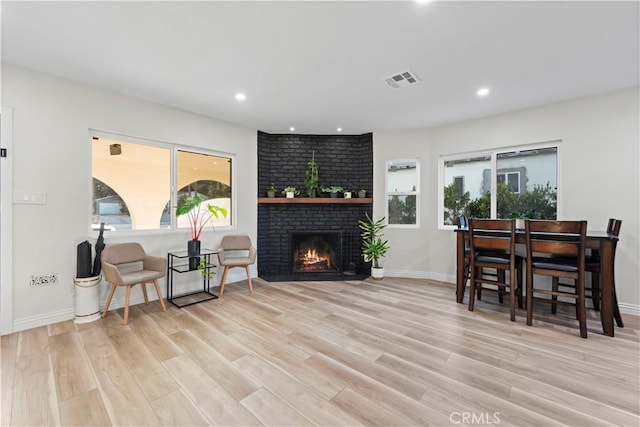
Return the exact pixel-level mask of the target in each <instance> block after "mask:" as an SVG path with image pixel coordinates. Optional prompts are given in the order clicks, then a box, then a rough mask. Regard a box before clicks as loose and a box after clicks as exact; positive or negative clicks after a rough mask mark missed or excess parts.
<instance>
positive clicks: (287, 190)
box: [282, 186, 300, 196]
mask: <svg viewBox="0 0 640 427" xmlns="http://www.w3.org/2000/svg"><path fill="white" fill-rule="evenodd" d="M287 193H293V194H294V195H296V196H297V195H299V194H300V191H299V190H298V189H297V188H296V187H291V186H288V187H284V190H282V194H287Z"/></svg>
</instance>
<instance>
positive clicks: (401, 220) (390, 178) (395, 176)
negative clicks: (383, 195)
mask: <svg viewBox="0 0 640 427" xmlns="http://www.w3.org/2000/svg"><path fill="white" fill-rule="evenodd" d="M386 169H387V189H386V190H387V223H388V224H389V225H417V224H418V208H417V207H418V194H419V191H418V185H419V182H420V172H419V163H418V161H417V160H391V161H388V162H387V167H386Z"/></svg>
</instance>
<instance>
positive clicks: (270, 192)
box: [267, 182, 278, 197]
mask: <svg viewBox="0 0 640 427" xmlns="http://www.w3.org/2000/svg"><path fill="white" fill-rule="evenodd" d="M277 192H278V187H276V185H275V184H274V183H273V182H272V183H271V184H269V186H268V187H267V197H276V193H277Z"/></svg>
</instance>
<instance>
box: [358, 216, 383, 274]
mask: <svg viewBox="0 0 640 427" xmlns="http://www.w3.org/2000/svg"><path fill="white" fill-rule="evenodd" d="M365 216H366V217H367V219H366V221H365V220H359V221H358V227H360V229H361V230H362V234H361V236H362V254H363V255H364V259H365V261H367V262H373V267H374V268H380V264H379V262H378V261H379V259H380V258H382V257H384V256H385V255H386V254H387V251H388V250H389V241H388V240H383V237H384V235H383V233H382V230H384V228H385V227H386V226H387V225H386V224H385V223H384V219H385V217H382V218H380V219H379V220H377V221H374V220H373V219H372V218H371V217H370V216H369V214H368V213H367V212H365Z"/></svg>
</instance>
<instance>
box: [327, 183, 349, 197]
mask: <svg viewBox="0 0 640 427" xmlns="http://www.w3.org/2000/svg"><path fill="white" fill-rule="evenodd" d="M322 191H323V192H325V193H330V194H331V197H338V193H339V192H341V191H344V188H342V187H340V186H338V185H332V186H331V187H323V189H322Z"/></svg>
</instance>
